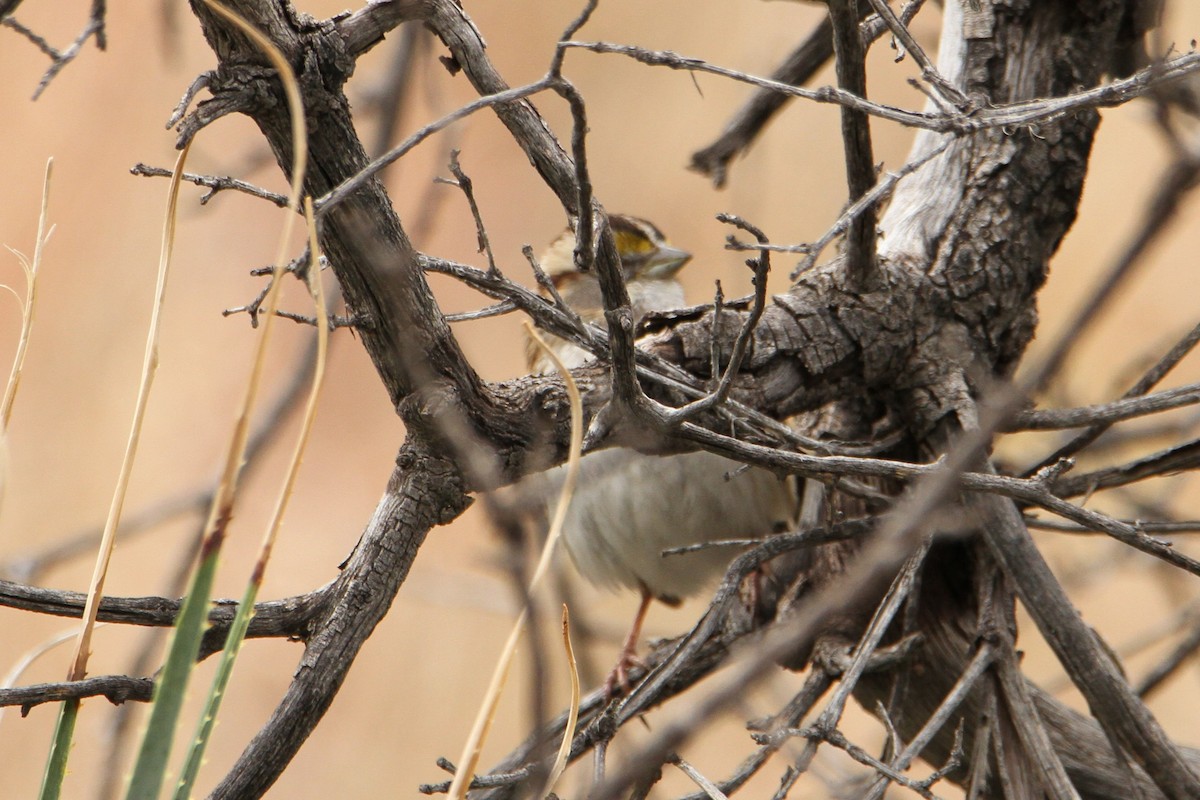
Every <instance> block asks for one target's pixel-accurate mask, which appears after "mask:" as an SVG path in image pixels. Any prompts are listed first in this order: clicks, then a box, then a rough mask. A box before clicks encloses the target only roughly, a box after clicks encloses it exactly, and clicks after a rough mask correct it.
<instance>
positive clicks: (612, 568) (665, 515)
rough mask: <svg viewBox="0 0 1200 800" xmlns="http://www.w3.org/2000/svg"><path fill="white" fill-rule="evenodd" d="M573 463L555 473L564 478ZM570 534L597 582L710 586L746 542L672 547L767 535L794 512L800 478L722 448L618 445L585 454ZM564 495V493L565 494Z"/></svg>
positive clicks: (661, 592)
mask: <svg viewBox="0 0 1200 800" xmlns="http://www.w3.org/2000/svg"><path fill="white" fill-rule="evenodd" d="M563 470H564V468H562V467H560V468H557V469H556V470H552V471H551V472H550V473H548V477H549V480H550V481H551V482H552V483H553V484H554V485H560V482H561V480H562V475H563V474H564V472H563ZM577 487H578V488H577V489H576V491H575V495H574V497H573V498H572V500H571V504H570V506H569V508H568V511H567V516H566V521H565V524H564V527H563V533H562V535H563V541H564V544H565V545H566V548H567V552H568V553H570V555H571V559H572V561H574V562H575V565H576V567H577V568H578V569H579V571H580V573H581V574H583V575H584V576H585V577H586V578H588V579H589V580H591V581H592V582H593V583H596V584H597V585H600V586H604V587H610V588H617V587H622V586H627V587H631V588H637V589H642V588H645V589H647V590H649V591H650V592H651V593H652V594H654V595H655V596H656V597H658V598H660V599H664V600H668V601H672V600H678V599H680V598H683V597H686V596H688V595H692V594H695V593H696V592H698V591H700V590H701V589H704V588H705V587H707V586H708V585H710V584H711V583H712V582H713V581H714V580H715V578H717V577H718V576H720V575H721V574H722V573H723V572H724V570H725V568H726V567H727V566H728V565H729V562H730V561H731V560H732V559H733V558H734V556H736V555H737V554H738V553H740V552H741V550H742V549H744V548H736V547H728V546H716V547H709V548H703V549H700V550H697V551H693V552H690V553H686V554H678V555H666V556H664V555H663V551H664V550H666V549H669V548H676V547H683V546H686V545H691V544H700V543H704V542H715V541H719V540H725V539H745V538H763V537H765V536H767V535H769V534H771V533H775V532H778V531H780V530H783V529H785V528H786V527H787V526H788V525H789V524H790V522H791V519H792V515H793V512H794V505H795V503H794V495H793V492H792V491H791V489H790V484H789V483H788V482H786V481H785V480H781V479H780V478H778V477H777V476H776V475H774V474H773V473H770V472H767V471H766V470H761V469H753V468H751V469H745V468H742V465H741V464H739V463H738V462H736V461H732V460H730V459H727V458H723V457H721V456H717V455H714V454H712V453H703V452H698V453H684V454H680V455H671V456H660V457H656V456H647V455H644V454H641V453H638V452H636V451H633V450H628V449H624V448H615V449H612V450H603V451H600V452H597V453H592V454H589V455H587V456H585V457H584V458H583V459H582V461H581V462H580V475H579V482H578V484H577ZM555 496H556V495H555Z"/></svg>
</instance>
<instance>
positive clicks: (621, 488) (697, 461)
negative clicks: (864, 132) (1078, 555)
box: [526, 214, 798, 696]
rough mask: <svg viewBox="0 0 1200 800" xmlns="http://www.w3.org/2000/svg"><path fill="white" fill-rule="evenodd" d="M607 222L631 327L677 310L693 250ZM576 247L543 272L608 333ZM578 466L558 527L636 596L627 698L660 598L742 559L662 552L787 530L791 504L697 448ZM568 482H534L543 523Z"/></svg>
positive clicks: (612, 584)
mask: <svg viewBox="0 0 1200 800" xmlns="http://www.w3.org/2000/svg"><path fill="white" fill-rule="evenodd" d="M608 221H609V226H610V228H611V231H612V235H613V239H614V242H615V244H616V249H617V252H618V254H619V256H620V259H621V268H622V272H623V274H624V277H625V282H626V288H627V290H628V293H629V298H630V303H631V306H632V309H633V315H634V318H635V322H636V321H638V320H640V319H641V318H642V317H644V316H645V315H646V314H647V313H649V312H652V311H667V310H671V309H676V308H682V307H683V306H684V305H685V302H684V291H683V285H682V284H681V283H680V282H679V280H678V273H679V270H680V269H681V268H682V267H683V266H684V265H685V264H687V263H688V262H689V261H690V260H691V257H692V256H691V254H690V253H689V252H687V251H685V250H681V249H679V248H677V247H674V246H672V245H671V244H670V243H669V242H668V241H667V239H666V237H665V236H664V235H663V233H662V231H661V230H659V228H658V227H656V226H655V225H654V224H653V223H651V222H649V221H647V220H645V219H641V218H638V217H633V216H628V215H624V214H611V215H609V217H608ZM575 246H576V238H575V232H574V230H573V229H568V230H566V231H564V232H563V233H562V234H561V235H560V236H559V237H558V238H557V239H555V240H554V242H553V243H551V244H550V246H549V247H548V248H547V249H546V251H545V252H544V253H543V254H542V256H541V259H540V266H541V268H542V270H543V271H544V272H545V274H546V276H547V277H548V278H549V280H550V282H551V283H552V284H553V286H554V287H555V289H556V290H557V291H558V293H559V295H560V297H561V298H562V299H563V301H564V302H565V303H566V304H567V305H568V306H570V307H571V309H572V310H573V311H575V312H576V313H577V314H578V315H579V316H580V318H581V319H582V320H583V321H584V322H589V323H596V324H598V325H604V307H603V301H602V298H601V292H600V284H599V281H598V279H597V277H596V274H595V271H594V270H588V271H583V270H581V269H579V267H578V266H577V265H576V263H575ZM542 293H543V295H546V294H547V292H546V291H545V290H543V291H542ZM545 340H546V342H547V345H548V347H549V348H550V349H552V350H553V351H554V353H555V354H556V355H557V356H558V357H559V358H560V359H561V360H562V361H563V363H564V365H565V366H566V367H567V368H568V369H570V368H574V367H578V366H582V365H583V364H585V363H586V362H588V361H590V360H592V359H593V358H594V356H593V355H592V354H591V353H589V352H588V351H586V350H584V349H583V348H581V347H579V346H577V345H575V344H573V343H571V342H568V341H566V340H565V339H561V338H558V337H554V336H548V337H546V339H545ZM526 354H527V358H528V366H529V369H530V371H531V372H532V373H535V374H536V373H553V372H554V370H555V367H554V366H553V362H552V361H551V360H550V358H549V357H548V356H547V355H546V353H545V351H544V350H542V349H541V347H539V346H537V345H536V344H534V343H532V342H530V346H529V347H528V348H527V350H526ZM579 470H580V471H579V479H578V482H577V484H576V489H575V492H574V495H573V496H572V498H571V500H570V505H569V506H568V510H567V513H566V518H565V522H564V525H563V529H562V542H563V544H564V545H565V549H566V551H567V553H568V555H569V556H570V558H571V560H572V561H573V562H574V564H575V567H576V569H577V570H578V572H579V573H580V574H581V575H583V577H585V578H586V579H587V580H589V581H590V582H591V583H593V584H595V585H597V586H600V587H602V588H607V589H633V590H636V591H638V592H639V593H640V594H641V603H640V605H639V607H638V612H637V615H636V616H635V618H634V621H633V625H632V627H631V628H630V630H629V634H628V635H627V636H626V638H625V641H624V644H623V646H622V650H621V654H620V658H619V660H618V662H617V665H616V666H615V667H614V669H613V671H612V673H611V674H610V675H609V677H608V680H607V681H606V684H605V685H606V690H607V693H608V694H609V696H613V695H615V694H616V693H617V690H618V689H620V690H621V691H624V692H628V691H629V683H628V672H629V670H630V668H632V667H633V666H635V665H637V664H638V663H639V662H638V661H637V658H636V652H637V650H636V648H637V642H638V639H639V637H640V635H641V628H642V623H643V621H644V619H645V616H646V612H647V611H648V609H649V608H650V604H651V603H652V602H653V601H654V600H656V599H657V600H660V601H662V602H664V603H667V604H668V605H678V604H679V603H680V602H681V601H682V600H683V599H684V598H686V597H689V596H692V595H694V594H696V593H698V592H700V591H701V590H703V589H704V588H706V587H708V586H709V585H711V584H712V583H713V582H715V580H716V578H718V577H719V576H720V575H722V574H724V572H725V569H726V568H727V567H728V566H729V562H730V561H731V560H732V559H733V558H734V557H735V556H736V555H737V554H738V552H740V550H738V549H734V548H730V547H724V546H713V547H707V548H702V549H698V550H694V551H690V552H687V553H682V554H671V555H664V554H663V551H664V550H667V549H669V548H678V547H684V546H687V545H694V544H702V543H706V542H717V541H721V540H728V539H745V538H763V537H765V536H767V535H770V534H772V533H778V532H780V531H783V530H787V529H788V528H789V526H790V525H791V524H792V523H793V522H794V517H795V514H796V512H797V505H798V503H797V500H796V495H795V491H794V489H793V488H792V487H793V484H791V483H790V482H789V481H787V480H785V479H782V478H780V477H779V476H778V475H776V474H775V473H773V472H771V471H769V470H764V469H760V468H754V467H746V466H745V465H743V464H742V463H740V462H738V461H734V460H731V459H728V458H725V457H723V456H719V455H716V454H713V453H708V452H703V451H699V452H690V453H682V454H674V455H662V456H660V455H648V454H643V453H639V452H637V451H636V450H632V449H629V448H623V447H614V448H609V449H605V450H599V451H595V452H592V453H589V454H587V455H584V456H583V458H582V459H581V461H580V465H579ZM564 474H565V467H557V468H554V469H552V470H549V471H548V472H546V473H543V474H542V475H541V476H539V478H540V480H538V481H537V485H539V486H540V487H541V488H540V491H539V492H538V493H539V495H540V497H541V498H543V501H544V507H543V518H545V515H547V514H548V513H549V510H550V509H551V508H552V505H553V504H554V503H556V502H557V499H558V488H559V487H561V484H562V480H563V476H564ZM526 480H530V479H528V478H527V479H526Z"/></svg>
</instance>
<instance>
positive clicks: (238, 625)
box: [175, 580, 258, 800]
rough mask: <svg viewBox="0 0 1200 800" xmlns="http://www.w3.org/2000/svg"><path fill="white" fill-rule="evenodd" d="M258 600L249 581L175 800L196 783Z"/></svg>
mask: <svg viewBox="0 0 1200 800" xmlns="http://www.w3.org/2000/svg"><path fill="white" fill-rule="evenodd" d="M257 598H258V582H257V581H255V580H251V581H250V582H249V583H247V584H246V591H245V593H244V594H243V595H242V602H241V603H240V604H239V605H238V610H237V615H236V616H234V618H233V623H232V624H231V625H230V627H229V635H228V636H226V638H225V649H224V650H222V651H221V663H220V664H218V665H217V674H216V675H215V676H214V677H213V683H212V689H211V690H209V693H208V702H206V703H205V704H204V713H203V715H201V717H200V724H199V725H198V726H197V728H196V736H195V737H194V738H193V739H192V746H191V749H190V750H189V751H188V756H187V761H186V762H184V765H183V770H182V772H181V773H180V775H179V783H178V785H177V786H176V787H175V800H187V799H188V798H189V797H191V794H192V787H193V785H194V784H195V783H196V775H197V774H199V772H200V765H201V764H202V763H203V762H204V750H205V748H207V747H208V740H209V738H210V737H211V736H212V730H213V726H214V725H215V724H216V722H217V713H218V712H219V711H220V710H221V701H222V700H223V699H224V698H225V687H227V686H228V685H229V676H230V675H232V674H233V664H234V661H235V660H236V659H237V655H238V653H239V652H240V651H241V649H242V642H244V641H245V640H246V631H247V629H249V627H250V619H251V618H252V617H253V616H254V601H255V599H257Z"/></svg>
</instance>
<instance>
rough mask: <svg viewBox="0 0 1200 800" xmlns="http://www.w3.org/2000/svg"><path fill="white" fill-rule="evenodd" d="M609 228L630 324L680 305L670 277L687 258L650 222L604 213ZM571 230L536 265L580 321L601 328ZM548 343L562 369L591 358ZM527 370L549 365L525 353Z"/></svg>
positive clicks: (591, 274)
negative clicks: (563, 363) (631, 317)
mask: <svg viewBox="0 0 1200 800" xmlns="http://www.w3.org/2000/svg"><path fill="white" fill-rule="evenodd" d="M608 222H609V227H610V228H611V230H612V235H613V242H614V243H615V244H616V247H617V254H618V255H619V256H620V257H621V271H622V273H623V274H624V276H625V286H626V289H627V290H628V291H629V299H630V302H631V303H632V305H633V314H634V318H635V321H636V320H640V319H641V318H642V317H643V316H645V315H646V314H647V313H648V312H650V311H665V310H668V309H672V308H679V307H681V306H683V305H684V299H683V287H682V285H680V283H679V281H678V280H677V279H676V273H678V272H679V269H680V268H681V267H683V265H684V264H686V263H687V262H688V261H690V260H691V258H692V254H691V253H689V252H687V251H686V250H680V249H679V248H677V247H672V246H671V245H670V244H669V243H668V242H667V238H666V236H664V235H663V232H662V231H660V230H659V229H658V228H657V227H656V226H655V225H654V224H653V223H651V222H648V221H647V220H644V219H640V218H638V217H632V216H629V215H626V214H610V215H609V217H608ZM575 243H576V239H575V231H574V229H568V230H566V231H564V232H563V233H562V234H561V235H560V236H559V237H558V238H557V239H555V240H554V241H553V242H552V243H551V244H550V246H549V247H548V248H547V249H546V251H545V252H544V253H543V254H542V257H541V262H540V264H541V267H542V270H543V271H544V272H545V273H546V276H547V277H548V278H550V280H551V282H552V283H553V284H554V288H555V289H557V290H558V293H559V294H560V295H561V296H562V298H563V300H564V301H565V302H566V303H567V305H569V306H570V307H571V308H572V309H573V310H574V311H575V312H576V313H577V314H579V316H580V317H581V318H582V319H583V320H584V321H585V322H592V323H596V324H600V325H603V324H604V300H603V296H602V294H601V292H600V281H599V280H598V279H597V277H596V273H595V270H587V271H583V270H581V269H579V267H578V265H576V263H575ZM551 345H552V346H553V347H554V348H555V350H556V351H557V352H558V354H559V356H560V357H561V358H563V359H564V361H566V362H567V366H569V367H570V366H578V365H580V364H582V363H583V362H584V361H586V360H587V359H589V358H590V357H591V356H590V355H589V354H587V353H585V352H584V351H582V350H580V349H579V348H577V347H575V346H574V345H571V344H569V343H567V342H565V341H563V340H561V339H553V340H552V341H551ZM529 355H530V368H531V369H533V370H534V371H539V372H540V371H546V370H547V369H548V368H549V365H548V364H546V363H545V362H544V361H543V360H542V359H541V358H539V357H538V356H537V354H536V352H535V351H534V350H530V351H529Z"/></svg>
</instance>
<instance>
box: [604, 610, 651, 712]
mask: <svg viewBox="0 0 1200 800" xmlns="http://www.w3.org/2000/svg"><path fill="white" fill-rule="evenodd" d="M653 601H654V595H653V594H651V593H650V590H649V589H647V588H645V587H642V602H641V604H640V605H638V610H637V616H635V617H634V618H633V626H632V627H631V628H630V629H629V634H628V635H627V636H626V637H625V643H624V644H623V645H621V655H620V657H619V658H618V659H617V665H616V666H615V667H613V670H612V672H611V673H609V676H608V680H606V681H605V682H604V694H605V695H606V696H607V697H617V696H618V695H622V694H629V670H630V669H632V668H633V667H639V666H641V665H642V662H641V661H640V660H639V659H638V657H637V643H638V639H640V638H641V636H642V623H643V622H645V621H646V612H647V611H649V610H650V603H652V602H653Z"/></svg>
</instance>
